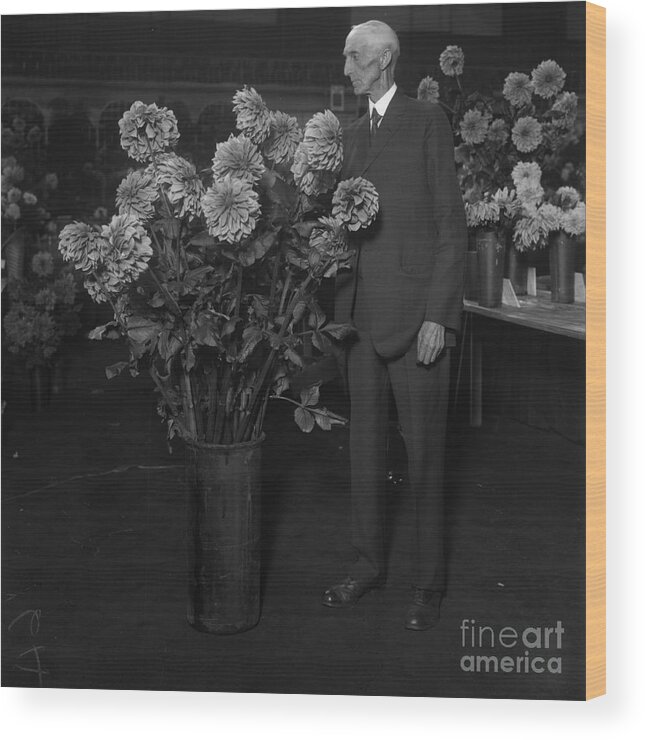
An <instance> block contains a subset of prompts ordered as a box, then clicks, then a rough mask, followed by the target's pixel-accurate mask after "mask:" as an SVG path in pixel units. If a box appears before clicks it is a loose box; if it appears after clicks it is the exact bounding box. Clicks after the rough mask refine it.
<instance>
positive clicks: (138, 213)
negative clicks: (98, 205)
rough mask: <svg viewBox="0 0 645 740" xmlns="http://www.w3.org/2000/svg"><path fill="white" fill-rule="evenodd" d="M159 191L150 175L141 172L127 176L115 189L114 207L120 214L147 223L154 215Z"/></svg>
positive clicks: (137, 171)
mask: <svg viewBox="0 0 645 740" xmlns="http://www.w3.org/2000/svg"><path fill="white" fill-rule="evenodd" d="M158 197H159V191H158V190H157V187H156V185H155V181H154V178H153V177H152V175H151V174H150V173H149V172H147V171H143V170H135V171H134V172H130V173H129V174H127V175H126V176H125V177H124V178H123V180H121V183H120V184H119V186H118V187H117V189H116V198H115V201H116V206H117V209H118V211H119V213H120V214H124V215H126V216H133V217H134V218H137V219H139V220H140V221H148V220H149V219H151V218H152V217H153V216H154V214H155V201H156V200H157V198H158Z"/></svg>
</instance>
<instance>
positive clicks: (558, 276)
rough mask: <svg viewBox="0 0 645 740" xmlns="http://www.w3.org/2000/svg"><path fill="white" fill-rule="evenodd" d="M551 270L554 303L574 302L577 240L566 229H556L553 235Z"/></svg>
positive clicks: (550, 254) (550, 259) (550, 258)
mask: <svg viewBox="0 0 645 740" xmlns="http://www.w3.org/2000/svg"><path fill="white" fill-rule="evenodd" d="M549 250H550V251H549V263H550V272H551V301H552V302H553V303H573V300H574V284H575V266H576V242H575V239H573V238H572V237H570V236H569V235H568V234H566V233H565V232H564V231H562V230H560V231H556V232H555V233H554V234H553V235H552V236H551V244H550V248H549Z"/></svg>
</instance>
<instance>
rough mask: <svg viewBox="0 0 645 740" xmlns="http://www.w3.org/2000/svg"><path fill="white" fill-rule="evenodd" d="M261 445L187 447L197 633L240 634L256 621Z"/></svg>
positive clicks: (192, 610) (192, 609)
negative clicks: (198, 631)
mask: <svg viewBox="0 0 645 740" xmlns="http://www.w3.org/2000/svg"><path fill="white" fill-rule="evenodd" d="M263 441H264V436H263V437H261V438H260V439H258V440H255V441H253V442H245V443H241V444H235V445H214V444H187V445H186V481H187V489H188V491H187V492H188V533H187V539H188V542H187V550H188V567H189V602H188V622H189V623H190V624H191V625H192V626H193V627H195V629H197V630H200V631H201V632H211V633H214V634H221V635H227V634H234V633H236V632H244V631H245V630H249V629H251V628H252V627H254V626H255V625H256V624H257V623H258V621H259V619H260V491H261V451H262V442H263Z"/></svg>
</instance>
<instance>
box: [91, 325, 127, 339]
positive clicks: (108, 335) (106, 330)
mask: <svg viewBox="0 0 645 740" xmlns="http://www.w3.org/2000/svg"><path fill="white" fill-rule="evenodd" d="M87 336H88V339H96V340H101V339H118V338H119V337H120V336H121V332H120V331H119V325H118V324H117V323H116V322H114V321H110V322H108V323H107V324H103V325H102V326H97V327H96V328H95V329H92V331H91V332H90V333H89V334H88V335H87Z"/></svg>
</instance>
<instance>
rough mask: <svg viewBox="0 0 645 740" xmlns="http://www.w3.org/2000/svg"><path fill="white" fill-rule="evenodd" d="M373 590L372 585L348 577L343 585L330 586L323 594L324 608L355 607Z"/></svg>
mask: <svg viewBox="0 0 645 740" xmlns="http://www.w3.org/2000/svg"><path fill="white" fill-rule="evenodd" d="M371 588H372V584H369V583H364V582H362V581H357V580H356V579H355V578H351V577H348V578H346V579H345V580H344V581H343V582H342V583H337V584H336V585H334V586H330V587H329V588H328V589H327V590H326V591H325V593H324V594H323V597H322V603H323V605H324V606H331V607H333V608H342V607H346V606H354V604H355V603H356V602H357V601H358V600H359V599H360V598H361V596H363V594H365V593H366V592H367V591H369V590H370V589H371Z"/></svg>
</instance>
